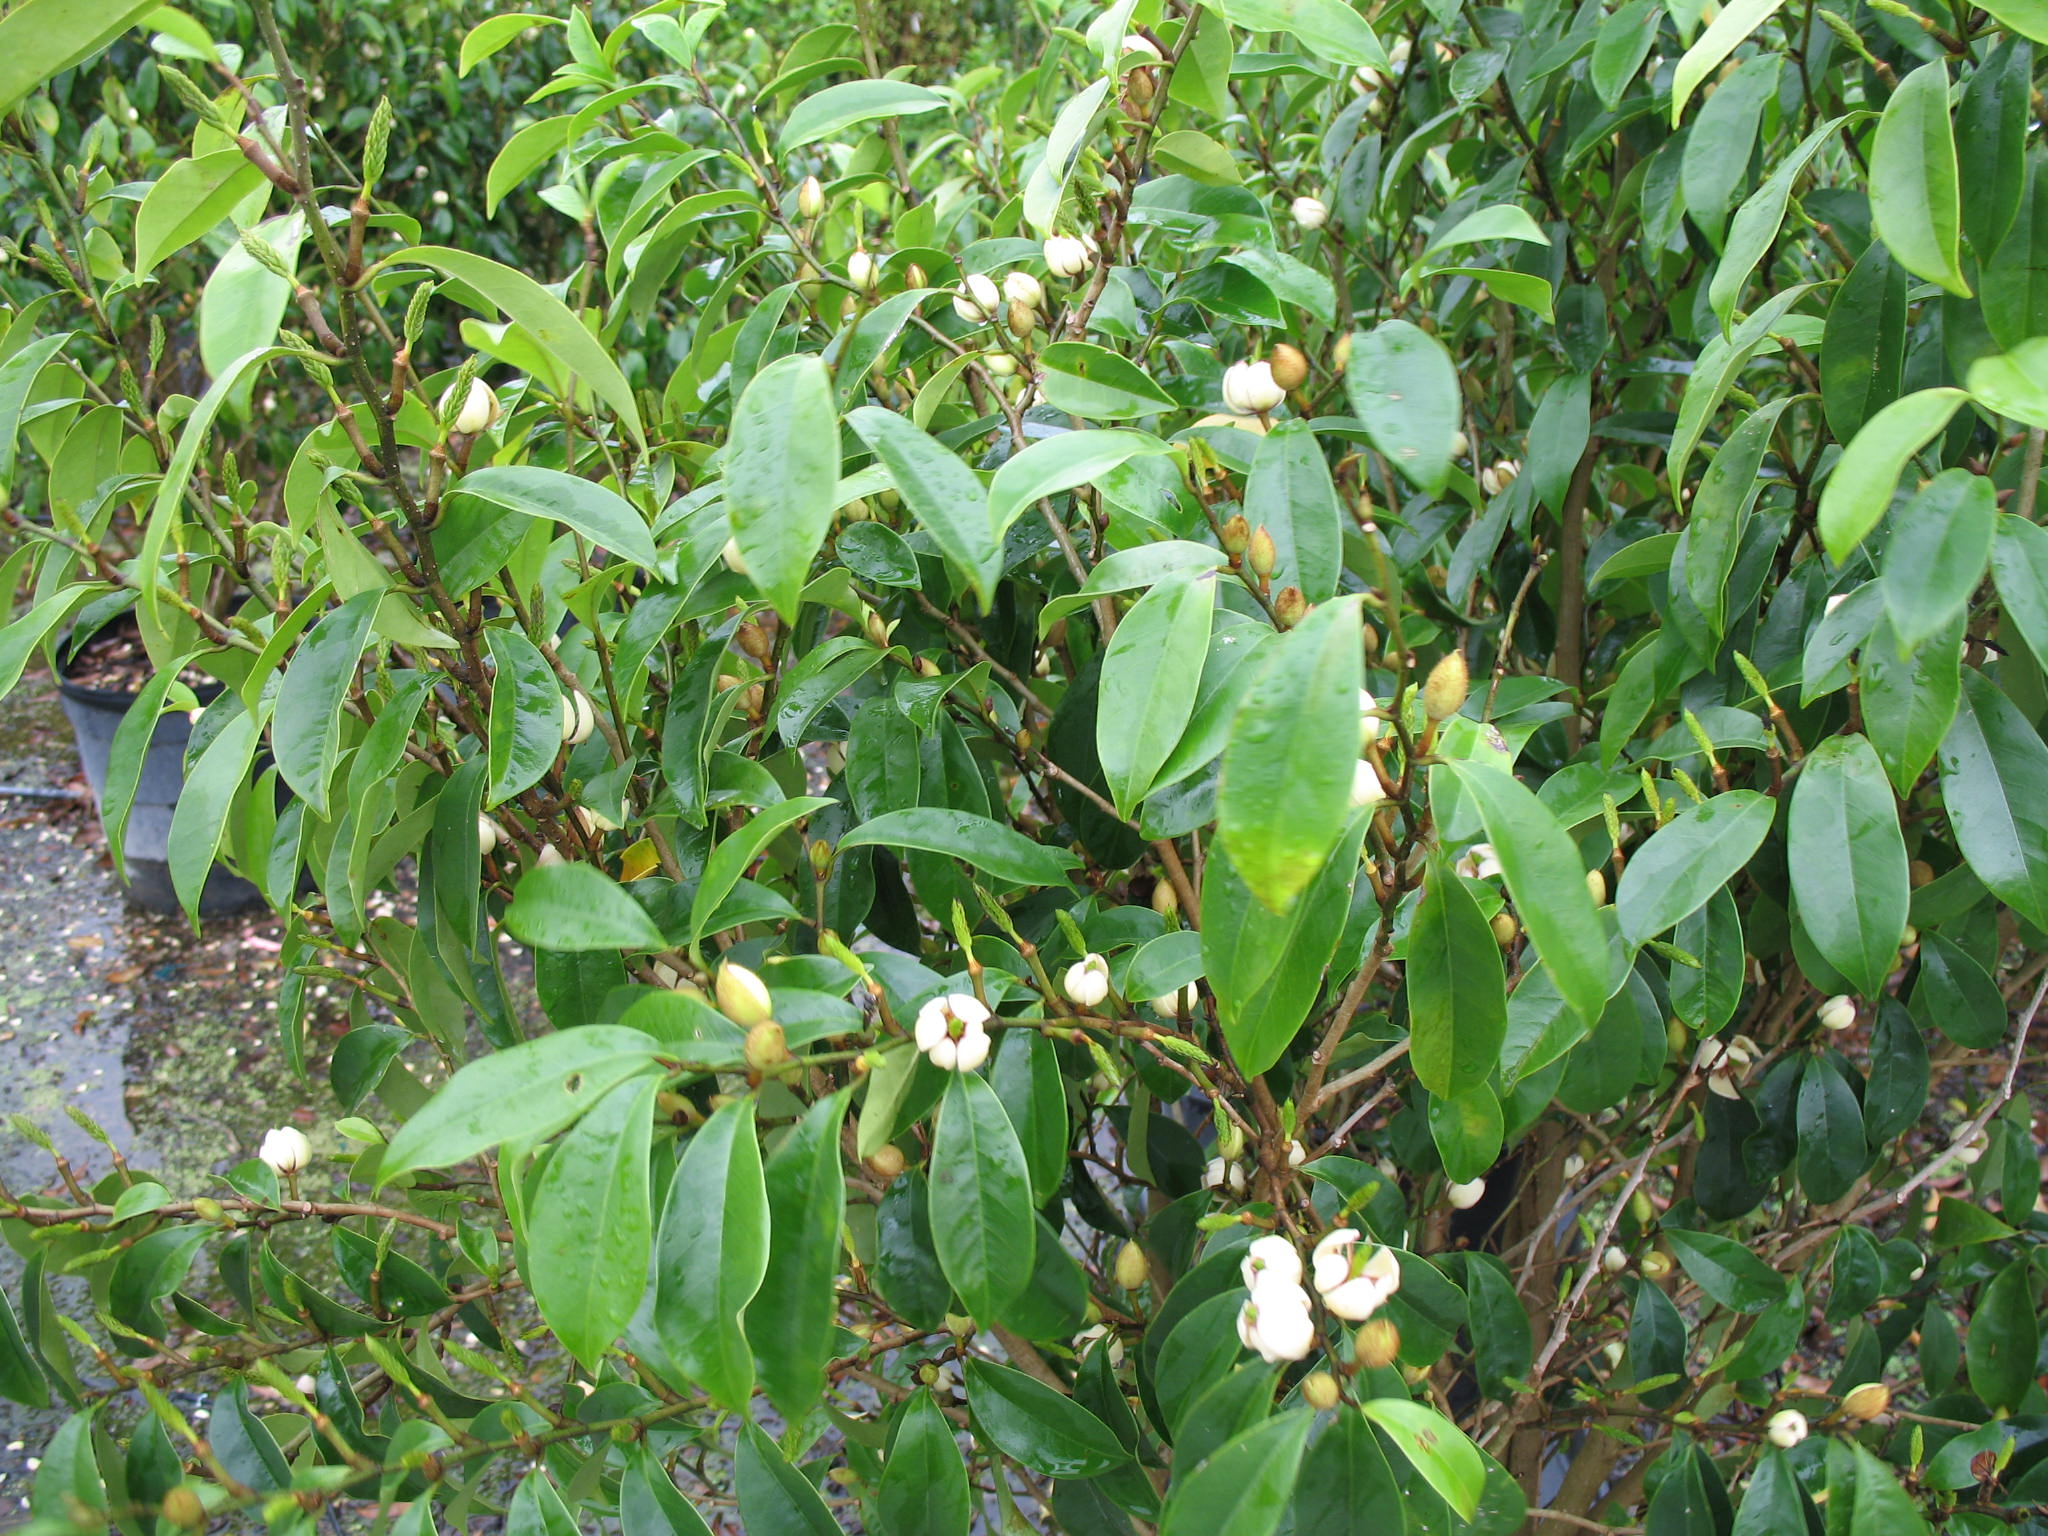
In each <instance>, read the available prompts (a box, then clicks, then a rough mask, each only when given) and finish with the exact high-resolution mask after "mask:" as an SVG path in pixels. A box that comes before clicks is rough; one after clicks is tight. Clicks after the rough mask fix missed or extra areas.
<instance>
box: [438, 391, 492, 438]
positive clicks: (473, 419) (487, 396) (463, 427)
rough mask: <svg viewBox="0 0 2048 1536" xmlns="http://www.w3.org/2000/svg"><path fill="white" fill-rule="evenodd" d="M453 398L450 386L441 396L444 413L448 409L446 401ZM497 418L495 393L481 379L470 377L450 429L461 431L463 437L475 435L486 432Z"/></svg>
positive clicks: (453, 394) (453, 393)
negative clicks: (466, 391) (459, 408)
mask: <svg viewBox="0 0 2048 1536" xmlns="http://www.w3.org/2000/svg"><path fill="white" fill-rule="evenodd" d="M454 398H455V390H454V388H453V386H451V387H450V388H449V390H448V392H447V393H446V394H444V395H442V396H441V410H442V411H443V412H444V413H445V412H446V411H447V409H448V403H449V402H450V401H451V400H453V399H454ZM497 419H498V397H497V395H496V394H495V393H493V392H492V389H491V386H490V385H488V384H486V383H485V382H484V381H483V380H482V379H471V380H470V381H469V393H468V394H466V395H464V396H463V397H462V409H461V410H459V411H457V412H456V413H455V420H454V422H453V423H452V424H451V430H453V431H456V432H459V433H461V434H462V435H463V436H464V437H475V436H476V435H477V433H479V432H488V431H489V430H490V429H491V424H492V423H493V422H495V421H496V420H497Z"/></svg>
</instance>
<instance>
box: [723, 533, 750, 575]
mask: <svg viewBox="0 0 2048 1536" xmlns="http://www.w3.org/2000/svg"><path fill="white" fill-rule="evenodd" d="M718 558H719V559H721V560H723V561H724V562H725V568H726V569H727V570H728V571H731V572H732V573H733V574H734V575H735V576H751V575H753V574H754V573H753V572H752V571H750V570H748V569H747V562H746V560H745V559H744V558H742V557H741V555H740V541H739V540H738V539H727V540H726V541H725V548H723V549H721V550H720V551H719V552H718Z"/></svg>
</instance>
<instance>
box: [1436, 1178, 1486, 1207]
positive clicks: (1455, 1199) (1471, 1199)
mask: <svg viewBox="0 0 2048 1536" xmlns="http://www.w3.org/2000/svg"><path fill="white" fill-rule="evenodd" d="M1485 1197H1486V1180H1484V1179H1470V1180H1468V1181H1466V1182H1465V1183H1463V1184H1453V1185H1452V1186H1451V1187H1450V1188H1449V1189H1447V1190H1445V1191H1444V1199H1445V1200H1447V1201H1449V1202H1450V1204H1451V1208H1452V1209H1453V1210H1459V1211H1469V1210H1471V1209H1472V1207H1473V1206H1475V1205H1477V1204H1478V1203H1479V1202H1480V1201H1481V1200H1482V1199H1484V1198H1485Z"/></svg>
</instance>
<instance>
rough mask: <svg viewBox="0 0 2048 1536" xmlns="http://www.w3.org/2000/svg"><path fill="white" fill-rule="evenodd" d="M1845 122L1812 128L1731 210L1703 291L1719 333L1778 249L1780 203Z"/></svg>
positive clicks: (1782, 217) (1782, 215) (1844, 119)
mask: <svg viewBox="0 0 2048 1536" xmlns="http://www.w3.org/2000/svg"><path fill="white" fill-rule="evenodd" d="M1848 121H1849V118H1848V116H1847V115H1844V116H1842V117H1838V118H1835V119H1834V120H1833V121H1832V122H1826V123H1822V124H1821V125H1820V126H1819V127H1817V128H1815V129H1814V130H1813V131H1812V132H1811V133H1809V134H1808V135H1807V136H1806V137H1805V139H1803V140H1802V141H1801V142H1800V145H1799V147H1798V148H1797V149H1795V150H1793V151H1792V153H1791V154H1789V155H1787V156H1786V157H1785V158H1784V159H1783V160H1780V161H1779V162H1778V163H1777V165H1776V166H1775V167H1773V169H1772V171H1771V174H1770V175H1768V176H1766V177H1765V178H1764V179H1763V182H1762V184H1761V185H1759V186H1758V187H1757V189H1756V190H1755V191H1754V192H1752V193H1751V194H1750V195H1749V196H1748V197H1747V198H1746V199H1745V200H1744V201H1743V204H1742V206H1741V207H1740V208H1738V209H1736V210H1735V217H1734V218H1733V219H1732V220H1731V221H1730V222H1729V225H1728V237H1727V240H1726V241H1725V243H1724V244H1723V245H1722V248H1721V260H1720V262H1719V263H1718V264H1717V265H1716V266H1715V268H1714V277H1713V281H1712V282H1711V283H1710V284H1709V285H1708V290H1707V291H1708V299H1709V301H1710V302H1711V303H1712V305H1713V307H1714V313H1715V314H1716V315H1717V316H1719V317H1720V321H1721V329H1722V330H1724V331H1725V330H1727V329H1728V328H1729V326H1730V325H1731V324H1732V323H1733V320H1734V315H1735V308H1736V305H1737V303H1738V302H1739V301H1740V300H1741V298H1742V291H1743V289H1744V288H1746V287H1748V286H1749V279H1750V275H1751V274H1752V273H1753V272H1755V271H1756V266H1757V263H1758V262H1760V261H1762V260H1763V258H1764V256H1765V254H1766V253H1767V252H1768V251H1769V250H1770V249H1771V247H1772V246H1773V245H1775V244H1777V240H1778V233H1779V231H1780V230H1781V229H1782V228H1783V227H1784V224H1785V204H1786V203H1787V202H1788V201H1790V200H1791V196H1792V187H1793V184H1794V183H1796V182H1797V181H1798V180H1799V177H1800V175H1801V174H1802V173H1803V172H1804V171H1805V170H1806V166H1807V162H1808V161H1810V160H1812V158H1813V157H1814V155H1815V154H1816V153H1817V152H1818V151H1819V150H1820V147H1821V146H1822V145H1823V144H1825V143H1827V142H1828V141H1829V140H1830V139H1832V138H1833V137H1834V136H1835V135H1836V134H1837V133H1838V132H1840V131H1841V128H1842V125H1843V124H1844V123H1846V122H1848ZM1695 131H1697V129H1695ZM1748 159H1749V157H1748V156H1747V155H1744V156H1743V157H1742V161H1743V163H1744V165H1746V164H1747V163H1748Z"/></svg>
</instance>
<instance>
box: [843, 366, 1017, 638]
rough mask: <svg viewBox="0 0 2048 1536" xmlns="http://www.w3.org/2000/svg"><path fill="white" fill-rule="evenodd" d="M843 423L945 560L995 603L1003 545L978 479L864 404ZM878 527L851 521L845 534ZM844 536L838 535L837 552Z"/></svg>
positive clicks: (897, 419)
mask: <svg viewBox="0 0 2048 1536" xmlns="http://www.w3.org/2000/svg"><path fill="white" fill-rule="evenodd" d="M846 424H847V425H848V426H850V427H852V428H853V430H854V431H855V432H857V433H859V434H860V437H861V440H862V441H863V442H865V443H866V444H867V445H868V447H870V448H872V449H873V450H874V451H875V457H876V458H878V459H880V460H881V461H882V464H883V466H884V467H885V468H886V469H887V470H888V471H889V476H890V478H891V479H892V480H894V481H895V482H896V489H897V490H898V491H900V492H902V494H903V499H904V500H905V501H907V502H908V503H910V510H911V511H912V512H913V513H914V514H916V516H917V520H918V521H919V522H920V523H922V524H924V526H925V527H926V528H927V529H928V530H930V532H931V536H932V538H933V539H934V540H935V541H936V542H937V544H938V546H939V548H940V549H941V550H943V551H944V552H945V555H946V557H947V558H948V559H949V560H951V561H952V562H953V563H954V564H955V565H957V566H959V567H960V569H962V570H963V571H965V572H967V574H968V575H969V576H970V577H971V578H972V579H973V581H974V590H975V593H976V595H977V596H979V597H980V599H981V605H982V607H983V608H984V609H986V608H987V607H988V606H989V605H990V604H991V603H992V602H993V601H994V600H995V599H994V593H995V582H996V578H997V577H998V576H1000V575H1001V574H1002V569H1003V541H1002V538H1001V537H1000V535H998V534H997V532H996V531H995V528H994V526H993V525H992V524H991V523H990V522H989V517H988V492H987V491H986V490H985V489H983V487H982V483H981V477H980V476H979V475H977V474H975V473H974V471H973V470H971V469H969V468H968V467H967V466H966V465H965V464H964V463H962V462H961V461H960V458H959V456H958V455H957V454H955V453H953V452H952V451H951V450H949V449H947V448H946V447H944V446H943V445H941V444H940V443H939V442H938V440H937V439H936V438H933V437H932V436H930V435H929V434H928V433H925V432H922V431H920V430H919V429H918V428H917V427H916V426H915V425H913V424H912V423H911V422H909V421H906V420H905V419H904V418H903V417H901V416H898V415H897V414H896V413H895V412H894V411H885V410H883V409H882V408H881V407H879V406H873V405H864V406H862V407H860V408H859V409H858V410H856V411H853V412H851V413H849V414H848V416H847V418H846ZM878 526H879V525H877V524H872V523H855V524H854V525H853V526H852V528H849V529H848V530H847V533H848V534H851V533H853V532H854V531H855V530H858V529H864V528H875V527H878ZM846 537H847V535H846V534H842V535H841V536H840V540H841V544H840V547H841V550H842V552H843V551H844V549H845V541H846Z"/></svg>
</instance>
